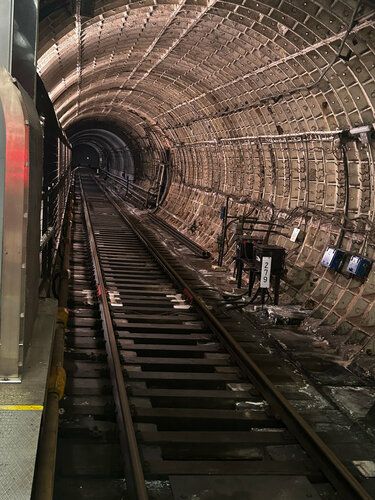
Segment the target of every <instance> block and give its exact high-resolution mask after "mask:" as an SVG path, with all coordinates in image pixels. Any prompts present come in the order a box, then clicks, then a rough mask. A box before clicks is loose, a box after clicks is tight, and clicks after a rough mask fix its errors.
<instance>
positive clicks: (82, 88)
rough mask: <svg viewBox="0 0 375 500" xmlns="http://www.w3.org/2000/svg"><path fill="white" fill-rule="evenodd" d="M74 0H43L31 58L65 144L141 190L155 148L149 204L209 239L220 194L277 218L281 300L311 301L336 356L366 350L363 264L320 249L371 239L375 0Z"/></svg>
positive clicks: (356, 248) (370, 285)
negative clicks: (282, 257)
mask: <svg viewBox="0 0 375 500" xmlns="http://www.w3.org/2000/svg"><path fill="white" fill-rule="evenodd" d="M68 4H69V5H70V8H68ZM73 4H74V5H73V7H72V6H71V2H66V5H63V2H60V3H59V8H57V7H56V2H55V3H54V2H51V1H49V2H48V1H42V2H41V12H40V15H41V23H40V44H39V52H38V71H39V73H40V75H41V77H42V79H43V81H44V83H45V86H46V88H47V89H48V92H49V95H50V97H51V99H52V101H53V103H54V106H55V110H56V113H57V116H58V118H59V119H60V121H61V123H62V126H63V127H64V128H65V129H66V130H67V131H68V133H69V135H70V137H71V140H72V142H73V146H74V148H75V150H76V154H77V156H78V157H79V154H78V153H77V151H84V148H91V149H90V151H91V153H92V156H93V158H95V159H94V161H93V163H92V166H94V165H95V166H96V167H98V168H100V169H105V170H107V171H108V172H109V173H112V174H115V175H117V176H120V177H123V178H124V177H126V176H129V175H130V176H131V178H132V179H133V178H134V179H135V180H136V182H137V183H138V184H139V186H141V187H142V188H144V189H146V190H150V189H151V190H153V189H155V190H157V184H158V179H159V177H160V165H161V164H162V165H163V168H164V167H165V170H166V174H165V176H166V179H167V180H166V181H165V186H164V191H165V192H164V201H163V203H162V208H161V210H160V211H159V212H160V213H159V215H160V217H161V218H163V219H164V220H165V221H166V222H167V223H169V224H171V225H172V226H174V227H176V228H177V229H179V230H180V231H182V232H183V233H185V235H187V236H189V237H190V238H191V239H193V240H194V241H195V242H196V243H198V244H200V245H202V246H203V247H205V248H206V249H207V251H209V252H211V253H212V254H214V255H215V254H216V253H217V251H218V247H217V238H218V235H220V231H221V221H220V219H219V217H218V214H219V212H220V207H221V206H223V205H225V200H226V197H229V209H230V211H231V212H232V213H235V214H237V215H238V214H247V213H250V212H251V213H254V214H257V216H259V218H261V219H265V220H271V219H272V220H277V221H278V222H281V223H282V224H283V225H284V227H285V231H284V235H271V240H270V241H271V242H272V243H273V244H276V245H280V246H283V247H286V250H287V255H286V262H287V267H288V274H287V277H286V279H285V280H284V283H283V285H282V294H283V300H284V302H285V301H286V302H291V303H300V304H304V306H307V307H308V308H309V309H312V310H313V316H315V321H314V327H316V326H317V325H318V326H321V330H322V332H324V334H325V335H331V334H332V332H335V333H336V334H339V335H340V337H339V340H337V339H336V341H335V342H336V344H337V343H339V344H340V345H342V349H343V352H344V354H345V356H349V358H351V357H352V356H354V355H356V353H357V352H358V351H359V352H362V353H363V352H365V351H366V349H367V350H368V352H369V353H372V352H373V349H374V343H373V340H372V336H373V332H374V326H375V306H374V304H373V296H374V292H375V274H374V271H372V272H371V273H370V276H369V278H368V280H367V282H366V283H362V282H356V281H354V282H353V280H351V279H347V278H342V276H338V275H337V274H334V273H332V272H331V271H329V270H328V271H327V270H324V269H323V268H322V267H321V265H320V260H321V258H322V255H323V252H324V250H325V249H326V247H327V246H337V247H341V248H342V249H344V250H345V251H347V252H352V253H358V254H361V255H362V254H363V255H364V256H366V257H367V258H370V259H371V258H372V257H373V253H374V238H373V229H374V226H373V221H374V215H375V213H374V208H375V207H374V200H375V198H374V185H375V183H374V142H373V123H374V114H373V112H374V102H375V81H374V68H375V54H374V52H375V25H374V23H375V16H374V4H373V2H371V1H364V0H363V1H356V0H339V1H330V2H328V3H327V2H323V1H319V0H314V1H308V2H305V1H303V0H298V1H293V2H287V1H285V0H264V1H255V0H254V1H253V0H244V1H212V0H211V1H205V0H203V1H200V0H199V1H198V0H192V1H190V0H189V1H181V2H175V1H173V0H171V1H169V0H168V1H148V0H145V1H139V2H129V3H127V2H122V1H121V2H120V1H104V0H96V1H95V2H91V9H89V10H87V8H86V7H85V6H84V4H83V3H82V2H78V1H77V2H75V3H74V2H73ZM80 9H81V10H80ZM93 127H94V128H93ZM360 127H367V129H366V130H367V132H366V133H364V134H363V133H362V134H360V133H356V132H355V131H356V130H358V129H359V128H360ZM93 130H94V132H93ZM114 135H116V136H117V139H115V138H114ZM74 156H75V153H74V150H73V158H74ZM87 156H90V155H87ZM295 227H298V228H300V229H301V231H302V232H301V234H303V235H304V239H303V241H302V242H301V241H300V242H298V241H297V242H292V241H290V239H289V237H290V235H291V233H292V231H293V228H295ZM191 228H193V229H191ZM229 246H230V248H229V250H228V252H227V254H226V256H225V257H224V264H226V265H229V264H230V262H231V259H232V257H233V253H234V242H233V239H231V240H230V241H229ZM366 346H367V347H366ZM360 355H362V354H360Z"/></svg>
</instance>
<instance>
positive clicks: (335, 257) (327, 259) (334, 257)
mask: <svg viewBox="0 0 375 500" xmlns="http://www.w3.org/2000/svg"><path fill="white" fill-rule="evenodd" d="M344 257H345V252H344V250H339V249H338V248H334V247H327V250H326V251H325V252H324V255H323V258H322V260H321V262H320V263H321V264H322V266H324V267H329V268H330V269H334V270H335V271H338V270H339V269H340V267H341V264H342V262H343V260H344Z"/></svg>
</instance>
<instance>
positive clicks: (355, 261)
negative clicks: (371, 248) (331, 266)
mask: <svg viewBox="0 0 375 500" xmlns="http://www.w3.org/2000/svg"><path fill="white" fill-rule="evenodd" d="M370 267H371V261H370V260H369V259H365V258H364V257H360V256H359V255H352V256H351V257H350V261H349V264H348V267H347V268H346V270H347V271H348V272H349V273H351V274H354V275H355V276H358V277H359V278H366V276H367V275H368V273H369V271H370Z"/></svg>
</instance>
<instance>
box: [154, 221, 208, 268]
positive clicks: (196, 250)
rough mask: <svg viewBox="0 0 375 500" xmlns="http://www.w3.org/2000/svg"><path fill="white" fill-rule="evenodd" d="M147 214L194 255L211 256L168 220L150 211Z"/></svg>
mask: <svg viewBox="0 0 375 500" xmlns="http://www.w3.org/2000/svg"><path fill="white" fill-rule="evenodd" d="M148 216H149V218H150V219H151V220H152V222H154V223H155V224H157V225H158V226H160V227H161V228H162V229H163V230H164V231H166V232H167V233H169V234H170V235H171V236H173V238H175V239H176V240H178V241H179V242H180V243H182V244H183V245H185V246H186V247H187V248H188V249H189V250H191V251H192V252H193V253H194V254H195V255H198V257H202V259H208V258H209V257H211V254H210V252H209V251H208V250H205V249H204V248H203V247H201V246H200V245H198V243H195V241H192V240H191V239H190V238H188V237H187V236H185V235H184V234H182V233H180V231H178V229H176V228H174V227H173V226H171V225H170V224H168V222H166V221H165V220H163V219H161V218H160V217H158V216H157V215H155V214H152V213H149V214H148Z"/></svg>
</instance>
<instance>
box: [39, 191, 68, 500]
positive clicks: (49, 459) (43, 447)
mask: <svg viewBox="0 0 375 500" xmlns="http://www.w3.org/2000/svg"><path fill="white" fill-rule="evenodd" d="M72 205H73V200H71V201H70V204H69V205H68V207H67V213H68V224H67V229H66V234H65V235H64V242H65V251H64V257H63V261H62V266H61V279H60V286H59V308H58V314H57V321H56V329H55V339H54V346H53V354H52V360H51V367H50V375H49V381H48V392H47V398H46V404H45V412H44V415H43V425H42V431H41V436H40V444H39V449H38V457H37V468H36V478H35V481H34V490H33V496H32V498H33V499H34V500H52V499H53V489H54V479H55V464H56V448H57V437H58V426H59V400H60V399H61V398H62V396H63V394H64V389H65V381H66V374H65V370H64V368H63V364H64V335H65V328H66V325H67V321H68V309H67V303H68V292H69V290H68V281H69V260H70V250H71V232H72V219H73V216H72Z"/></svg>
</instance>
